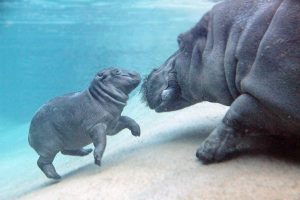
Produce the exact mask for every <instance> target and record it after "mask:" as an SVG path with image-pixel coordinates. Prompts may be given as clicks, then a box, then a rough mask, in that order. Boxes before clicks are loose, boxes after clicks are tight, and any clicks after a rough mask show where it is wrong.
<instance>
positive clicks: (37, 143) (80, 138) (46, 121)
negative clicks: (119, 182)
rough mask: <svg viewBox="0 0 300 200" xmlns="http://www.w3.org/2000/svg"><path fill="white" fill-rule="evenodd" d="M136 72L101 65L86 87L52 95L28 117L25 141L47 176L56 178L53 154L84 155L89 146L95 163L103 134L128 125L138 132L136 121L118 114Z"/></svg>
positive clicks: (102, 147)
mask: <svg viewBox="0 0 300 200" xmlns="http://www.w3.org/2000/svg"><path fill="white" fill-rule="evenodd" d="M140 80H141V79H140V76H139V74H137V73H135V72H128V71H125V70H120V69H117V68H109V69H105V70H103V71H101V72H99V73H97V75H96V76H95V77H94V79H93V81H92V82H91V84H90V86H89V88H88V89H86V90H84V91H82V92H77V93H72V94H67V95H64V96H61V97H56V98H54V99H52V100H51V101H49V102H48V103H47V104H45V105H43V106H42V107H41V108H40V109H39V110H38V111H37V113H36V114H35V116H34V117H33V119H32V121H31V125H30V130H29V144H30V145H31V146H32V148H34V149H35V150H36V152H37V153H38V154H39V156H40V157H39V159H38V161H37V164H38V166H39V168H40V169H41V170H42V171H43V172H44V174H45V175H46V176H47V177H48V178H52V179H59V178H60V176H59V175H58V174H57V172H56V170H55V168H54V166H53V164H52V162H53V159H54V157H55V155H56V154H57V153H58V152H61V153H62V154H65V155H74V156H85V155H87V154H89V153H90V152H92V149H84V148H83V147H84V146H86V145H88V144H90V143H93V144H94V146H95V149H94V158H95V164H97V165H99V166H100V165H101V158H102V155H103V152H104V150H105V146H106V135H115V134H117V133H118V132H119V131H121V130H122V129H124V128H128V129H129V130H130V131H131V133H132V135H134V136H140V127H139V125H138V124H137V123H136V122H135V121H134V120H133V119H131V118H129V117H126V116H121V113H122V111H123V108H124V106H125V105H126V101H127V100H128V94H129V93H130V92H131V91H132V90H133V89H135V88H136V87H137V86H138V84H139V83H140Z"/></svg>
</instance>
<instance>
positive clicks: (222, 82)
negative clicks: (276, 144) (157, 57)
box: [143, 0, 300, 163]
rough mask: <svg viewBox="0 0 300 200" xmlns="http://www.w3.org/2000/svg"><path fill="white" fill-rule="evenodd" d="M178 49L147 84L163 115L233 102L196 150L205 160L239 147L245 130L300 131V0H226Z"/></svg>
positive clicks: (218, 158)
mask: <svg viewBox="0 0 300 200" xmlns="http://www.w3.org/2000/svg"><path fill="white" fill-rule="evenodd" d="M178 43H179V50H178V51H176V52H175V53H174V54H173V55H172V56H171V57H170V58H169V59H167V61H166V62H165V63H164V64H163V65H162V66H161V67H160V68H159V69H155V70H153V71H152V72H151V73H150V74H149V75H148V77H147V78H146V79H145V82H144V84H143V92H144V97H145V99H146V101H147V103H148V105H149V106H150V108H152V109H155V110H156V111H157V112H165V111H172V110H178V109H181V108H184V107H186V106H190V105H192V104H195V103H198V102H201V101H210V102H217V103H221V104H224V105H228V106H229V105H230V109H229V110H228V112H227V113H226V115H225V117H224V119H223V121H222V124H220V125H219V126H218V127H217V128H215V129H214V130H213V132H212V133H211V134H210V135H209V137H208V138H207V139H206V140H205V141H204V142H203V143H202V144H201V145H200V148H199V149H198V150H197V157H198V158H199V159H200V160H201V161H203V162H204V163H209V162H215V161H221V160H223V159H225V158H226V157H227V156H228V155H230V154H231V153H233V152H235V151H236V145H237V144H238V143H239V141H240V138H241V136H242V135H244V134H248V133H250V132H253V131H263V132H265V133H268V134H280V135H285V134H288V135H290V134H300V2H299V1H298V0H271V1H270V0H246V1H240V0H227V1H224V2H221V3H219V4H217V5H216V6H214V7H213V9H212V10H211V11H209V12H208V13H207V14H205V15H204V16H203V17H202V19H201V20H200V21H199V22H198V23H197V24H196V25H195V26H194V27H193V28H192V29H190V30H189V31H187V32H185V33H183V34H181V35H179V37H178Z"/></svg>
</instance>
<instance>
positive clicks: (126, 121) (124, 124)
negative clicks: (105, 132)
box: [109, 116, 141, 136]
mask: <svg viewBox="0 0 300 200" xmlns="http://www.w3.org/2000/svg"><path fill="white" fill-rule="evenodd" d="M125 128H128V129H129V130H130V131H131V134H132V135H133V136H140V135H141V129H140V126H139V125H138V124H137V123H136V122H135V121H134V120H133V119H131V118H130V117H127V116H121V117H120V118H119V121H118V123H117V125H116V126H115V127H114V128H113V130H111V131H110V133H109V135H115V134H117V133H119V132H120V131H121V130H123V129H125Z"/></svg>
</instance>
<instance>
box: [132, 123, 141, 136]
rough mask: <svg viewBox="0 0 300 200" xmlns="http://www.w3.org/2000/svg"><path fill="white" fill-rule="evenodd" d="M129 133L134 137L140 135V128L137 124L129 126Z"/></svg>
mask: <svg viewBox="0 0 300 200" xmlns="http://www.w3.org/2000/svg"><path fill="white" fill-rule="evenodd" d="M131 134H132V135H133V136H136V137H137V136H138V137H139V136H140V135H141V128H140V126H139V125H138V124H136V125H135V126H133V127H132V128H131Z"/></svg>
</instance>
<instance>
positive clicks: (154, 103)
mask: <svg viewBox="0 0 300 200" xmlns="http://www.w3.org/2000/svg"><path fill="white" fill-rule="evenodd" d="M207 24H208V14H207V15H205V16H204V17H203V18H202V19H201V20H200V22H199V23H198V24H197V25H196V26H195V27H193V28H192V29H191V30H189V31H188V32H185V33H183V34H180V35H179V36H178V38H177V41H178V46H179V49H178V50H177V51H176V52H175V53H174V54H173V55H171V56H170V57H169V58H168V59H167V60H166V61H165V62H164V64H163V65H161V66H160V67H159V68H158V69H154V70H152V72H151V73H150V74H149V75H148V76H147V77H146V78H145V80H144V83H143V85H142V93H143V97H144V100H145V101H146V102H147V104H148V105H149V107H150V108H151V109H155V111H156V112H167V111H173V110H178V109H181V108H184V107H187V106H190V105H192V104H195V103H197V102H200V101H201V97H202V92H201V91H200V87H201V84H199V83H201V82H199V81H197V80H196V79H199V78H200V77H197V74H199V70H201V57H202V52H203V50H204V47H205V43H206V36H207ZM195 83H196V84H195Z"/></svg>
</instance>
